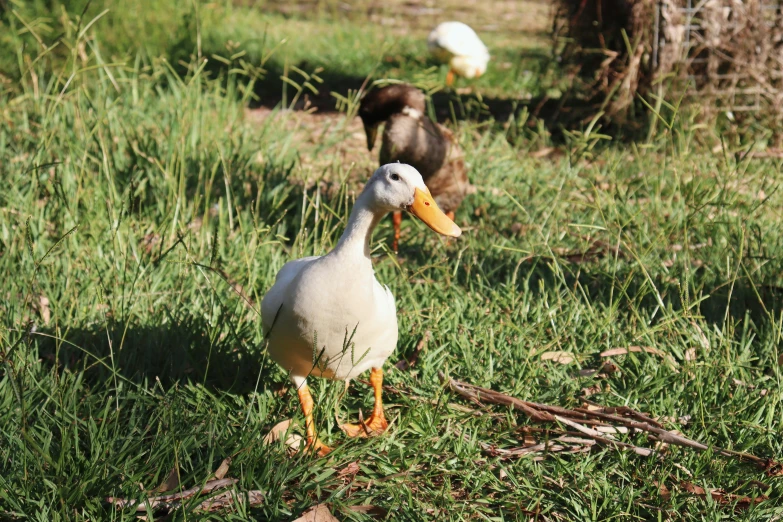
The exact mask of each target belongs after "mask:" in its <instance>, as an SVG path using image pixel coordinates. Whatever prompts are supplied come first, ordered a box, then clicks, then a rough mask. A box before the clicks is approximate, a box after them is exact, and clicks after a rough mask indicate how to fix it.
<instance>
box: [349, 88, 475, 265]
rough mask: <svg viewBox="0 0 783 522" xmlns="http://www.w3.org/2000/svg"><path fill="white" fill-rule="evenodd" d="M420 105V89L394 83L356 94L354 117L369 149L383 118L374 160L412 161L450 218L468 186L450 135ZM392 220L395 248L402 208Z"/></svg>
mask: <svg viewBox="0 0 783 522" xmlns="http://www.w3.org/2000/svg"><path fill="white" fill-rule="evenodd" d="M425 110H426V99H425V97H424V93H423V92H421V91H420V90H419V89H417V88H416V87H414V86H412V85H408V84H394V85H388V86H386V87H383V88H381V89H376V90H374V91H371V92H370V93H368V94H367V95H366V96H365V97H364V98H363V99H362V102H361V105H360V107H359V116H360V117H361V119H362V123H363V124H364V131H365V133H366V134H367V148H368V149H369V150H372V149H373V146H374V145H375V137H376V135H377V132H378V127H379V126H380V125H381V124H382V123H384V122H385V123H386V127H385V128H384V130H383V138H382V143H381V152H380V155H379V156H380V157H379V160H380V164H381V165H385V164H387V163H395V162H398V161H399V162H400V163H407V164H408V165H412V166H413V167H414V168H416V170H418V171H419V172H420V173H421V176H422V178H424V183H425V184H426V185H427V188H429V190H430V193H431V194H432V196H433V198H434V199H435V201H436V203H437V204H438V206H439V207H440V208H441V209H443V211H444V212H445V213H446V215H448V216H449V217H450V218H451V219H454V211H455V210H457V207H458V206H459V204H460V203H462V200H463V199H464V198H465V195H466V194H467V193H468V192H470V191H471V189H473V187H472V185H471V184H470V182H469V181H468V175H467V170H466V168H465V160H464V154H463V153H462V149H460V147H459V145H458V144H457V140H456V139H455V137H454V134H453V133H452V132H451V131H450V130H448V129H447V128H445V127H443V126H442V125H440V124H438V123H434V122H433V121H432V120H430V119H429V118H428V117H427V116H426V115H425V113H424V112H425ZM393 219H394V244H393V248H394V250H395V251H397V243H398V241H399V238H400V223H401V221H402V212H395V213H394V214H393Z"/></svg>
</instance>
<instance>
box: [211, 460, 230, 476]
mask: <svg viewBox="0 0 783 522" xmlns="http://www.w3.org/2000/svg"><path fill="white" fill-rule="evenodd" d="M230 465H231V457H227V458H225V459H223V462H221V463H220V466H219V467H218V469H217V471H215V478H216V479H218V480H220V479H222V478H223V477H225V476H226V473H228V467H229V466H230Z"/></svg>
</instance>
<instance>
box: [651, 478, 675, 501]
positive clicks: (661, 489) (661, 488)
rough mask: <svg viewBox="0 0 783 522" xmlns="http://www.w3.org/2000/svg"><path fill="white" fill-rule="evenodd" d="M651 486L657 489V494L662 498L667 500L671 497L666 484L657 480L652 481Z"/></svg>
mask: <svg viewBox="0 0 783 522" xmlns="http://www.w3.org/2000/svg"><path fill="white" fill-rule="evenodd" d="M653 484H655V485H656V486H657V487H658V494H659V495H660V496H661V497H662V498H669V497H670V496H671V492H670V491H669V488H667V487H666V484H664V483H663V482H658V481H657V480H653Z"/></svg>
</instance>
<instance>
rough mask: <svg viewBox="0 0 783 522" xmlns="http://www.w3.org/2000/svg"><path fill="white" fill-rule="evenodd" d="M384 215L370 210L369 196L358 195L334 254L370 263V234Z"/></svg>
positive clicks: (364, 194)
mask: <svg viewBox="0 0 783 522" xmlns="http://www.w3.org/2000/svg"><path fill="white" fill-rule="evenodd" d="M384 214H386V213H385V212H377V211H375V212H374V211H373V210H372V209H371V208H370V205H369V196H368V195H367V194H366V193H364V192H363V193H362V194H361V195H359V197H358V198H357V200H356V203H355V204H354V206H353V210H352V211H351V216H350V217H349V218H348V224H347V225H346V227H345V232H343V235H342V236H341V237H340V241H338V242H337V246H336V247H335V248H334V250H333V252H334V254H335V255H339V256H343V255H347V256H351V257H353V258H355V259H366V260H367V261H370V239H371V238H372V232H373V230H375V226H376V225H377V224H378V223H379V222H380V220H381V218H382V217H383V216H384Z"/></svg>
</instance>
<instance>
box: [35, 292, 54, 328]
mask: <svg viewBox="0 0 783 522" xmlns="http://www.w3.org/2000/svg"><path fill="white" fill-rule="evenodd" d="M38 311H39V312H40V313H41V319H43V322H44V324H45V325H48V324H49V321H51V319H52V312H51V310H49V298H48V297H46V296H44V295H42V296H40V297H39V298H38Z"/></svg>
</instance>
